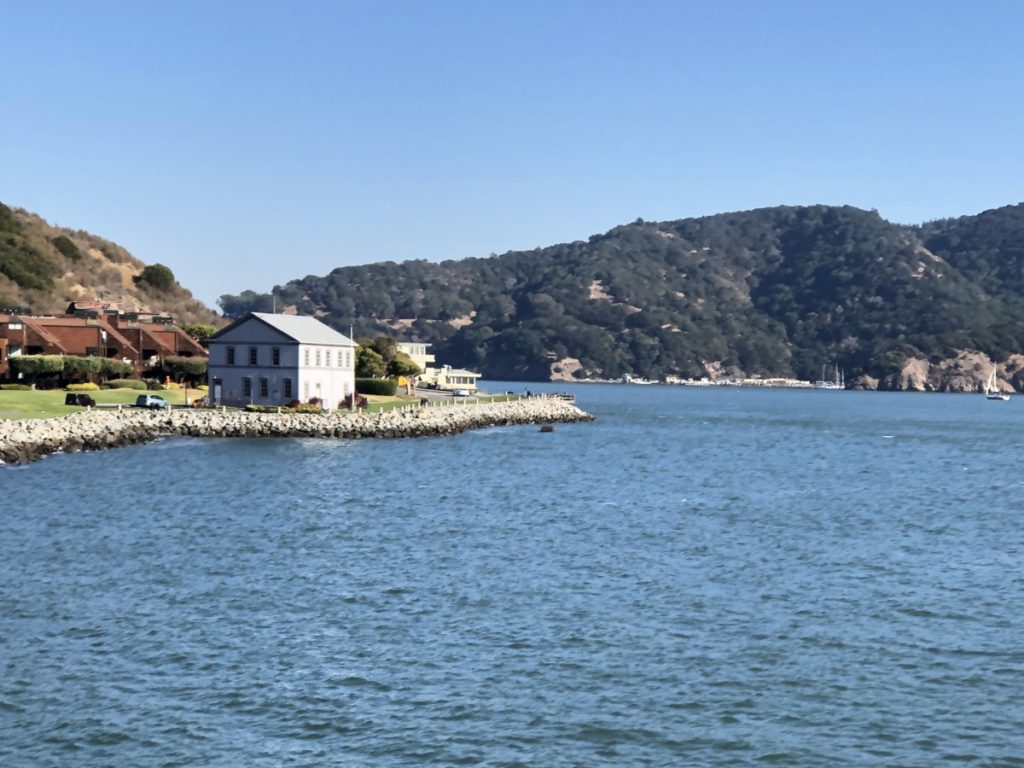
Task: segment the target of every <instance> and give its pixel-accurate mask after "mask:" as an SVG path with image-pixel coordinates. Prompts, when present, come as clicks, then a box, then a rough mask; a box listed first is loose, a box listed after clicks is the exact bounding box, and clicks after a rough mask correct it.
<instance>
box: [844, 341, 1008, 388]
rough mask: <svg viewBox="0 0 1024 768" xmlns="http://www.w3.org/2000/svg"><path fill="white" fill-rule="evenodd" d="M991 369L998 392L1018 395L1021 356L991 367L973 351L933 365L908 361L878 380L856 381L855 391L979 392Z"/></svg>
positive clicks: (924, 361) (987, 361) (990, 360)
mask: <svg viewBox="0 0 1024 768" xmlns="http://www.w3.org/2000/svg"><path fill="white" fill-rule="evenodd" d="M993 366H994V367H995V369H996V386H997V387H998V388H999V390H1000V391H1002V392H1014V391H1018V392H1019V391H1021V390H1022V389H1024V355H1011V356H1010V357H1009V358H1007V360H1006V361H1005V362H1002V363H995V362H993V361H992V359H991V358H990V357H989V356H988V355H986V354H984V353H982V352H977V351H974V350H961V351H960V352H958V353H957V354H956V355H955V356H954V357H950V358H946V359H941V360H938V361H936V362H932V361H929V360H927V359H925V358H920V357H915V358H911V359H909V360H906V361H904V363H903V365H902V367H901V368H900V369H899V370H898V371H897V372H896V373H893V374H891V375H889V376H886V377H885V378H883V379H881V380H874V381H864V380H858V381H857V382H856V388H858V389H880V390H892V391H897V392H983V391H984V390H985V385H986V383H987V382H988V377H989V375H990V373H991V371H992V368H993ZM866 378H867V377H862V379H866ZM872 385H873V386H872Z"/></svg>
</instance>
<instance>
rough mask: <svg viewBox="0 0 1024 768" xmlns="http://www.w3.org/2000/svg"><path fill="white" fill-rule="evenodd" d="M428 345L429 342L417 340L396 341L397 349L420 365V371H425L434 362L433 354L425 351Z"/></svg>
mask: <svg viewBox="0 0 1024 768" xmlns="http://www.w3.org/2000/svg"><path fill="white" fill-rule="evenodd" d="M429 346H430V344H424V343H423V342H419V341H400V342H398V351H399V352H404V353H405V354H407V355H408V356H409V359H410V360H412V361H413V362H414V363H416V365H418V366H419V367H420V370H421V371H425V370H427V368H430V367H431V366H432V365H433V363H434V356H433V355H432V354H431V353H429V352H427V347H429Z"/></svg>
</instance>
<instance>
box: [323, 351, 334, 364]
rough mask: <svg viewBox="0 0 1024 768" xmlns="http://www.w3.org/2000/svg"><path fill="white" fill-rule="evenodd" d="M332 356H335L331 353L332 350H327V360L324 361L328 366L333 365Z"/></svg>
mask: <svg viewBox="0 0 1024 768" xmlns="http://www.w3.org/2000/svg"><path fill="white" fill-rule="evenodd" d="M332 357H334V355H333V354H332V353H331V350H329V349H328V350H327V362H326V363H324V365H326V366H327V367H328V368H330V367H331V358H332Z"/></svg>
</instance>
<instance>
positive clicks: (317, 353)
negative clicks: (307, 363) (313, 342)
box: [316, 349, 320, 368]
mask: <svg viewBox="0 0 1024 768" xmlns="http://www.w3.org/2000/svg"><path fill="white" fill-rule="evenodd" d="M316 367H317V368H319V367H320V350H319V349H317V351H316Z"/></svg>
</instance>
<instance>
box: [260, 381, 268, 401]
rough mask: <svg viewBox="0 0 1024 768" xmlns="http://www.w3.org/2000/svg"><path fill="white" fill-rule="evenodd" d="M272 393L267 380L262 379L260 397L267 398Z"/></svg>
mask: <svg viewBox="0 0 1024 768" xmlns="http://www.w3.org/2000/svg"><path fill="white" fill-rule="evenodd" d="M269 392H270V388H269V386H268V385H267V380H266V379H260V397H266V396H267V395H268V394H269Z"/></svg>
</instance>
